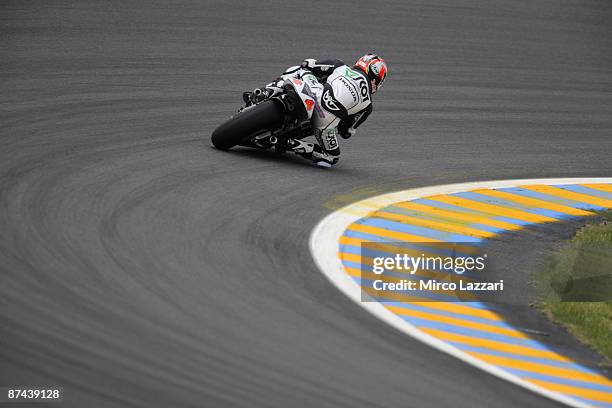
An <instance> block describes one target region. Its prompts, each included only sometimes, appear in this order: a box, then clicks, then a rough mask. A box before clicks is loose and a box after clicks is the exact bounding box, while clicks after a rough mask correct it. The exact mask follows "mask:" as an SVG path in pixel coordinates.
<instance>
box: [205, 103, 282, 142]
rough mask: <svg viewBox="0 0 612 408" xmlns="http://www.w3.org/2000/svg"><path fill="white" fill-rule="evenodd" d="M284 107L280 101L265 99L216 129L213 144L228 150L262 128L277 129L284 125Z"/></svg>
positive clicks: (213, 134) (212, 138) (212, 137)
mask: <svg viewBox="0 0 612 408" xmlns="http://www.w3.org/2000/svg"><path fill="white" fill-rule="evenodd" d="M284 116H285V114H284V109H283V107H282V106H281V103H280V102H278V101H273V100H269V101H265V102H262V103H260V104H258V105H256V106H254V107H253V108H250V109H246V110H244V111H242V112H240V113H238V114H237V115H235V116H233V117H232V118H230V119H229V120H228V121H226V122H225V123H223V124H221V125H220V126H219V127H218V128H216V129H215V130H214V132H213V133H212V136H211V140H212V144H213V145H214V146H215V147H216V148H217V149H222V150H227V149H230V148H232V147H234V146H236V145H238V144H240V143H242V142H244V141H245V139H246V138H247V137H249V136H250V135H252V134H254V133H256V132H260V131H262V130H266V129H267V130H276V129H278V128H279V127H281V126H282V124H283V120H284Z"/></svg>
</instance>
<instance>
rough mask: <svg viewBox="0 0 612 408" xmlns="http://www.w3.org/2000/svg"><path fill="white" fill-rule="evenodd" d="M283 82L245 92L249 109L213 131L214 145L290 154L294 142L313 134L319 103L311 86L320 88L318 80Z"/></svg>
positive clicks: (246, 106) (238, 113) (302, 79)
mask: <svg viewBox="0 0 612 408" xmlns="http://www.w3.org/2000/svg"><path fill="white" fill-rule="evenodd" d="M310 77H312V78H310ZM282 82H283V83H282V85H281V86H278V87H270V86H268V87H266V88H264V89H260V88H257V89H255V90H253V91H252V92H245V93H244V94H243V100H244V102H245V106H244V107H242V108H240V109H239V110H238V112H236V114H235V115H234V116H232V117H231V118H230V119H228V120H227V121H226V122H225V123H223V124H221V125H220V126H219V127H217V128H216V129H215V130H214V131H213V133H212V136H211V140H212V143H213V145H214V146H215V147H216V148H218V149H222V150H227V149H230V148H232V147H234V146H246V147H255V148H259V149H270V148H272V149H274V150H275V151H276V152H277V153H279V154H280V153H283V152H285V151H287V149H288V147H289V145H288V143H289V141H290V140H292V139H302V138H305V137H307V136H311V135H313V134H314V130H313V128H312V125H311V123H310V119H311V118H312V114H313V111H314V110H315V108H316V105H317V103H316V96H315V93H314V92H313V91H312V90H311V87H310V86H309V85H308V83H310V84H311V85H313V86H316V84H318V81H317V79H316V78H315V76H314V75H312V74H307V75H305V76H303V77H302V78H301V79H294V78H288V79H285V80H284V81H282Z"/></svg>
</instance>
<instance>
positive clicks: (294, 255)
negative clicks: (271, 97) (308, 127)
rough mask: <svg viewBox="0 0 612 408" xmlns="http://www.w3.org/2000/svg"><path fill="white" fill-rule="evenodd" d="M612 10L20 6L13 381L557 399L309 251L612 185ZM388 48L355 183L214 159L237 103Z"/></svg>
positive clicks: (529, 403)
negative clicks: (396, 314)
mask: <svg viewBox="0 0 612 408" xmlns="http://www.w3.org/2000/svg"><path fill="white" fill-rule="evenodd" d="M611 16H612V5H611V4H610V3H609V2H606V1H579V2H578V1H545V0H537V1H516V2H500V1H471V2H467V1H466V2H456V1H451V0H445V1H420V2H413V1H410V2H408V1H389V2H380V3H371V2H349V1H336V2H333V3H331V4H328V3H318V2H313V3H310V2H309V3H306V2H292V1H291V2H285V1H274V2H246V1H244V2H232V3H230V2H225V1H202V2H196V1H181V2H166V1H155V2H137V1H130V2H124V1H109V2H94V1H78V2H76V1H75V2H67V1H28V2H23V1H3V2H2V3H0V27H1V42H0V55H1V59H0V81H1V82H0V92H1V96H2V97H1V99H0V122H1V124H2V127H1V129H2V130H1V132H2V134H1V144H0V146H1V149H0V279H1V284H0V326H1V327H2V329H1V332H0V364H1V365H0V385H22V386H23V385H35V384H55V385H61V386H63V387H64V390H65V398H64V401H63V402H62V403H61V404H57V406H65V407H169V406H172V407H287V406H295V407H345V406H346V407H398V406H399V407H442V406H453V407H479V406H483V407H485V406H486V407H492V406H495V407H549V406H558V404H556V403H553V402H551V401H548V400H546V399H544V398H541V397H538V396H536V395H533V394H532V393H530V392H528V391H525V390H522V389H520V388H517V387H515V386H513V385H510V384H507V383H505V382H503V381H501V380H498V379H496V378H494V377H492V376H490V375H487V374H485V373H482V372H480V371H478V370H476V369H475V368H472V367H470V366H467V365H465V364H463V363H461V362H460V361H457V360H455V359H453V358H451V357H450V356H446V355H444V354H441V353H439V352H436V351H433V350H431V349H430V348H428V347H427V346H425V345H423V344H420V343H418V342H416V341H414V340H412V339H410V338H407V337H406V336H404V335H402V334H400V333H398V332H396V331H395V330H393V329H392V328H390V327H387V326H386V325H385V324H383V323H382V322H379V321H377V320H376V319H375V318H374V317H372V316H370V315H368V314H366V312H364V311H363V310H362V309H361V308H360V307H359V306H358V305H355V304H353V303H351V302H350V301H349V300H348V299H347V298H345V297H344V295H342V294H341V293H340V292H338V291H337V290H336V289H335V288H333V287H332V286H331V285H330V284H329V283H328V282H327V281H326V279H325V278H324V277H323V276H322V275H321V274H320V273H319V272H318V271H317V270H316V268H315V266H314V264H313V261H312V259H311V257H310V254H309V252H308V246H307V242H308V237H309V234H310V231H311V229H312V228H313V227H314V225H315V224H316V223H317V222H318V221H319V220H320V219H321V218H322V217H323V216H325V215H326V214H327V213H329V211H330V210H331V208H333V207H335V206H336V205H339V204H341V203H347V202H349V201H350V200H352V199H358V198H363V197H364V196H367V195H371V194H376V193H383V192H388V191H393V190H397V189H406V188H411V187H418V186H426V185H433V184H444V183H451V182H462V181H473V180H485V179H508V178H528V177H567V176H612V137H611V136H612V133H611V130H612V53H610V49H612V35H611V34H612V33H611V30H612V28H611V27H612V24H610V20H611ZM370 49H374V50H376V51H377V52H379V53H380V54H381V55H383V56H384V57H385V58H386V59H387V60H388V61H389V67H390V76H389V78H388V80H387V82H386V84H385V87H384V88H383V89H382V91H381V92H380V93H379V94H377V95H375V97H376V98H375V107H374V113H373V115H372V116H371V118H370V119H369V120H368V122H367V123H366V124H365V125H364V126H363V127H362V128H361V129H360V131H359V133H358V134H357V135H356V136H355V137H354V139H351V140H350V141H349V142H348V143H343V144H342V146H341V147H342V150H343V158H342V160H341V163H340V164H339V165H338V167H337V168H334V169H332V170H331V171H325V170H321V169H317V168H314V167H312V166H310V165H308V164H307V163H304V162H302V161H300V160H298V159H296V158H292V157H286V158H281V159H276V158H274V157H273V156H272V155H270V154H266V153H262V152H254V151H248V150H246V149H245V150H241V151H234V152H221V151H217V150H215V149H213V148H212V147H211V146H210V142H209V136H210V133H211V132H212V130H213V129H214V127H215V126H217V125H218V124H220V123H221V122H222V121H223V120H224V119H225V118H227V117H228V116H229V115H230V114H231V113H232V112H233V111H234V110H235V109H236V108H237V107H238V106H239V104H240V102H241V93H242V91H244V90H248V89H252V88H253V87H256V86H260V85H262V84H264V83H266V82H267V81H269V80H271V79H273V78H274V77H276V75H277V74H278V73H280V72H281V70H283V69H284V68H285V67H287V66H289V65H294V64H297V63H299V62H300V61H301V60H302V59H303V58H305V57H316V58H325V57H339V58H342V59H345V60H347V61H350V60H352V59H353V58H355V57H357V56H358V55H360V54H361V53H363V52H365V51H368V50H370ZM7 406H8V405H7ZM19 406H20V407H24V406H26V405H23V404H22V405H19ZM37 406H40V405H37Z"/></svg>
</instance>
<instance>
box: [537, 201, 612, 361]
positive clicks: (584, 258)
mask: <svg viewBox="0 0 612 408" xmlns="http://www.w3.org/2000/svg"><path fill="white" fill-rule="evenodd" d="M538 284H539V288H540V292H541V296H542V303H541V305H542V307H543V309H544V311H545V312H546V314H547V315H549V316H550V317H551V318H552V319H553V320H555V321H556V322H559V323H561V324H563V325H565V326H566V327H567V328H568V329H569V330H570V331H571V332H572V333H574V334H575V335H576V336H577V337H578V338H579V339H581V340H582V341H583V342H585V343H586V344H588V345H590V346H591V347H593V348H594V349H595V350H597V351H598V352H600V353H601V354H602V355H604V356H605V357H606V358H607V359H608V360H612V211H607V212H604V213H601V217H598V219H597V220H596V221H591V222H590V223H587V225H585V226H584V227H582V228H581V229H580V230H578V231H577V233H576V235H575V236H574V237H573V238H572V239H571V241H570V242H569V243H568V244H567V245H566V246H564V247H563V248H562V249H560V250H559V251H557V252H556V253H554V254H553V255H552V256H551V257H550V258H549V259H548V261H547V262H546V264H545V266H544V268H542V270H541V271H540V272H539V274H538Z"/></svg>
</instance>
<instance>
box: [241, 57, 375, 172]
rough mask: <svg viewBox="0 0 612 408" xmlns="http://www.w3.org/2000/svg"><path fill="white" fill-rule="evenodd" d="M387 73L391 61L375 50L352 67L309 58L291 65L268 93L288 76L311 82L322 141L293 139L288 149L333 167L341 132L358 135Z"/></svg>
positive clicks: (314, 122)
mask: <svg viewBox="0 0 612 408" xmlns="http://www.w3.org/2000/svg"><path fill="white" fill-rule="evenodd" d="M313 75H314V78H313ZM386 76H387V63H386V62H385V60H384V59H382V58H380V57H379V56H378V55H375V54H373V53H368V54H366V55H364V56H362V57H361V58H359V59H358V60H357V61H356V62H355V64H354V65H353V66H352V67H349V66H347V65H346V64H345V63H344V62H342V61H341V60H339V59H332V60H315V59H305V60H304V61H303V62H302V64H301V65H300V66H294V67H290V68H288V69H287V70H286V71H285V72H284V73H283V74H282V76H281V77H280V78H279V79H278V80H277V81H275V82H273V83H271V84H268V85H267V86H266V90H267V92H268V93H267V94H266V93H264V95H270V93H276V92H279V91H280V89H281V87H282V83H283V81H284V80H286V79H288V78H296V79H302V80H304V81H305V82H306V83H308V85H309V86H310V89H311V91H312V92H313V93H315V96H316V98H317V102H318V104H317V106H316V108H315V113H314V114H313V116H312V119H311V123H312V126H313V128H314V132H315V133H314V136H315V138H316V139H317V142H318V143H311V142H305V141H304V140H298V139H289V140H288V146H287V149H288V150H290V151H293V152H294V153H296V154H298V155H300V156H302V157H304V158H306V159H309V160H312V161H313V162H314V163H316V164H317V165H319V166H322V167H331V166H332V165H334V164H336V163H337V162H338V160H339V158H340V147H339V144H338V137H337V135H338V134H339V135H340V136H341V137H342V138H344V139H348V138H349V137H351V136H352V135H354V134H355V132H356V129H357V128H358V127H359V126H360V125H361V124H362V123H363V122H364V121H365V120H366V119H367V117H368V116H369V115H370V113H372V94H373V93H375V92H376V91H377V90H378V89H379V88H380V87H381V86H382V84H383V82H384V80H385V78H386ZM249 94H250V93H249ZM245 100H246V97H245Z"/></svg>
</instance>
